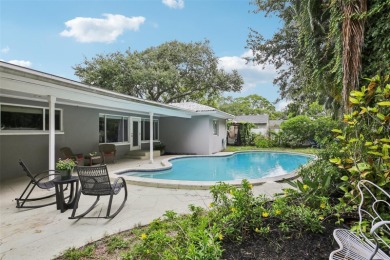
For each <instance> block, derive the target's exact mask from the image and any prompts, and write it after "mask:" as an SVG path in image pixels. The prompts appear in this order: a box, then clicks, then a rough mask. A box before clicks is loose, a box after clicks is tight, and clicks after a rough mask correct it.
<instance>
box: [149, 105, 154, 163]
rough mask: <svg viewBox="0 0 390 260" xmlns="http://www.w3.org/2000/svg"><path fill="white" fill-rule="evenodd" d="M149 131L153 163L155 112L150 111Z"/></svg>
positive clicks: (150, 157) (150, 161)
mask: <svg viewBox="0 0 390 260" xmlns="http://www.w3.org/2000/svg"><path fill="white" fill-rule="evenodd" d="M149 117H150V118H149V120H150V124H149V129H150V130H149V133H150V143H149V163H153V112H150V113H149Z"/></svg>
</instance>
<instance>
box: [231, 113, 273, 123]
mask: <svg viewBox="0 0 390 260" xmlns="http://www.w3.org/2000/svg"><path fill="white" fill-rule="evenodd" d="M268 118H269V116H268V115H265V114H264V115H242V116H236V117H235V118H234V119H233V121H235V122H237V123H244V122H247V123H253V124H267V123H268Z"/></svg>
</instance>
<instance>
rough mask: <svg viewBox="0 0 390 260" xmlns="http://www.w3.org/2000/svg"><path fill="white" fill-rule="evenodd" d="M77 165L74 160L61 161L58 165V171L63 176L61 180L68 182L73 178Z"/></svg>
mask: <svg viewBox="0 0 390 260" xmlns="http://www.w3.org/2000/svg"><path fill="white" fill-rule="evenodd" d="M75 166H76V163H75V162H74V161H73V160H72V159H65V160H61V158H60V159H59V160H58V162H57V163H56V170H57V171H59V172H60V174H61V180H67V179H69V178H70V177H71V176H72V171H73V168H74V167H75Z"/></svg>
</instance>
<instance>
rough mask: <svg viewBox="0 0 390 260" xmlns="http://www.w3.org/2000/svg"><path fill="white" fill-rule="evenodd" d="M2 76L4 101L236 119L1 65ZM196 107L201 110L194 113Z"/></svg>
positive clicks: (203, 108)
mask: <svg viewBox="0 0 390 260" xmlns="http://www.w3.org/2000/svg"><path fill="white" fill-rule="evenodd" d="M0 76H1V77H0V79H1V85H2V87H1V88H0V96H5V97H14V98H23V99H28V100H36V101H44V102H47V97H48V96H49V95H51V96H55V97H57V99H56V103H58V104H67V105H76V106H83V107H90V108H99V109H108V110H115V111H124V112H134V113H141V114H142V113H144V114H148V113H154V114H155V115H156V116H178V117H184V118H190V117H191V116H194V115H205V114H210V115H214V116H215V115H217V117H220V118H226V119H228V118H233V116H232V115H230V114H227V113H224V112H221V111H219V110H217V109H215V108H212V107H208V106H204V105H200V104H197V103H193V102H187V103H183V105H182V106H180V105H178V103H176V105H174V104H172V105H171V104H163V103H160V102H155V101H150V100H145V99H141V98H137V97H133V96H129V95H125V94H121V93H117V92H114V91H110V90H106V89H103V88H99V87H95V86H90V85H87V84H84V83H81V82H77V81H74V80H70V79H66V78H63V77H59V76H56V75H52V74H48V73H45V72H41V71H37V70H33V69H30V68H25V67H21V66H18V65H14V64H10V63H7V62H2V61H0ZM179 104H180V103H179ZM190 104H191V105H190ZM196 107H197V108H198V109H194V108H196Z"/></svg>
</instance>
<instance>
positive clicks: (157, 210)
mask: <svg viewBox="0 0 390 260" xmlns="http://www.w3.org/2000/svg"><path fill="white" fill-rule="evenodd" d="M163 159H167V157H166V156H164V157H160V158H157V159H156V160H155V162H154V163H153V164H150V163H149V161H148V160H141V161H140V160H119V161H118V162H117V163H115V164H110V165H109V166H108V167H109V171H110V173H111V172H117V171H120V170H123V169H130V168H132V169H135V168H158V167H161V160H163ZM112 177H116V176H114V175H112ZM28 181H29V180H28V178H27V177H21V178H17V179H12V180H9V181H5V182H2V183H1V184H0V198H1V199H0V220H1V226H0V259H52V258H54V257H56V256H59V255H60V254H61V253H62V252H63V251H64V250H66V249H68V248H70V247H80V246H83V245H85V244H86V243H88V242H91V241H94V240H98V239H100V238H102V237H104V236H105V235H110V234H114V233H117V232H120V231H124V230H127V229H131V228H133V227H135V226H138V225H146V224H148V223H149V222H151V221H152V220H153V219H155V218H158V217H161V216H162V215H163V214H164V212H165V211H166V210H174V211H176V212H178V213H186V212H188V205H189V204H194V205H197V206H202V207H207V205H208V204H209V203H210V202H211V200H212V198H211V196H210V194H209V191H208V190H186V189H169V188H156V187H145V186H136V185H132V184H128V185H127V187H128V192H129V195H128V199H127V203H126V205H125V207H124V208H123V210H122V211H121V212H120V213H119V214H118V215H117V216H116V217H115V218H114V219H112V220H106V219H81V220H69V219H68V217H69V216H70V214H71V210H68V211H65V212H64V213H60V211H59V210H57V209H56V206H55V205H50V206H47V207H43V208H38V209H17V208H15V205H16V202H15V198H16V197H19V196H20V194H21V193H22V191H23V189H24V188H25V186H26V185H27V183H28ZM284 187H288V185H287V184H282V183H276V182H267V183H265V184H263V185H259V186H254V189H253V190H254V194H255V195H259V194H266V195H267V196H272V195H273V194H275V193H277V192H280V191H281V190H282V188H284ZM37 191H38V190H35V192H37ZM39 192H47V191H39ZM35 194H37V193H35ZM122 195H123V194H119V195H117V196H115V197H114V202H113V211H114V210H116V208H117V206H118V205H119V204H120V202H121V199H122ZM52 199H54V198H52ZM93 200H94V198H89V197H86V196H83V197H82V198H81V200H80V206H79V208H80V210H83V208H87V207H89V206H90V205H91V204H92V202H93ZM107 204H108V198H104V197H103V198H101V200H100V201H99V203H98V205H97V206H96V208H95V209H94V210H93V211H92V212H91V213H90V214H91V215H95V216H97V215H99V214H105V211H106V207H107Z"/></svg>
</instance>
